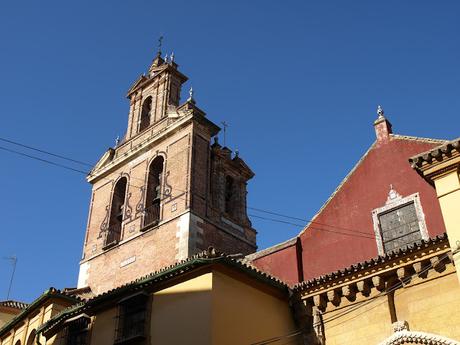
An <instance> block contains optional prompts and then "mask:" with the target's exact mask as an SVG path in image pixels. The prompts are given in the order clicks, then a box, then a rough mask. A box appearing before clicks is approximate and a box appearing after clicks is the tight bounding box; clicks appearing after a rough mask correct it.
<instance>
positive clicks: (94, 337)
mask: <svg viewBox="0 0 460 345" xmlns="http://www.w3.org/2000/svg"><path fill="white" fill-rule="evenodd" d="M117 313H118V310H117V308H116V307H115V308H111V309H109V310H106V311H103V312H100V313H98V314H97V315H96V316H95V317H94V318H93V324H92V330H91V344H98V345H106V344H107V345H109V344H110V345H113V343H114V340H115V327H116V317H117Z"/></svg>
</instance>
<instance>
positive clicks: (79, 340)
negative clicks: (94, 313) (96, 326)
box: [64, 317, 90, 345]
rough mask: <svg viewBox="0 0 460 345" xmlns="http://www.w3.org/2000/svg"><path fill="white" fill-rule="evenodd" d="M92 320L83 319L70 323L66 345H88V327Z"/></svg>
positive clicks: (66, 334) (67, 329) (66, 332)
mask: <svg viewBox="0 0 460 345" xmlns="http://www.w3.org/2000/svg"><path fill="white" fill-rule="evenodd" d="M89 322H90V319H89V318H88V317H81V318H79V319H76V320H74V321H72V322H70V323H69V325H68V326H67V328H66V330H65V332H64V337H65V344H66V345H87V344H89V342H88V326H89Z"/></svg>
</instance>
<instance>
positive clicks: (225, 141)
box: [221, 121, 228, 147]
mask: <svg viewBox="0 0 460 345" xmlns="http://www.w3.org/2000/svg"><path fill="white" fill-rule="evenodd" d="M221 123H222V126H224V147H226V146H227V127H228V123H227V122H225V121H222V122H221Z"/></svg>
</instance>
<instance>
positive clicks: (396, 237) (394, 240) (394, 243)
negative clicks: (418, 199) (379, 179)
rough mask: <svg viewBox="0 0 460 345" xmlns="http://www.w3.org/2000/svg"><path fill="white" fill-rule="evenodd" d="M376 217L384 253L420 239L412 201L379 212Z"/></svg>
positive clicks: (420, 235)
mask: <svg viewBox="0 0 460 345" xmlns="http://www.w3.org/2000/svg"><path fill="white" fill-rule="evenodd" d="M378 217H379V223H380V231H381V232H382V239H383V247H384V250H385V252H386V253H387V252H391V251H394V250H398V249H400V248H404V247H406V246H407V245H409V244H412V243H414V242H417V241H419V240H421V239H422V234H421V233H420V225H419V220H418V218H417V212H416V210H415V205H414V203H413V202H411V203H409V204H406V205H403V206H401V207H398V208H396V209H393V210H390V211H388V212H385V213H382V214H379V216H378Z"/></svg>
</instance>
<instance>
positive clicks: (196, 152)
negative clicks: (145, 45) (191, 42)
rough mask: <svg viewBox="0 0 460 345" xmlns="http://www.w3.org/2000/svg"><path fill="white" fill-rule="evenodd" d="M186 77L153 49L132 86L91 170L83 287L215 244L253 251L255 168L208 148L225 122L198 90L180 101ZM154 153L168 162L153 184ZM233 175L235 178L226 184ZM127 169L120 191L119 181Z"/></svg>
mask: <svg viewBox="0 0 460 345" xmlns="http://www.w3.org/2000/svg"><path fill="white" fill-rule="evenodd" d="M185 80H187V78H186V77H185V76H184V75H182V74H181V73H180V72H178V71H177V65H176V64H173V63H165V62H164V61H163V60H162V59H161V58H159V57H157V58H156V59H155V60H154V62H153V64H152V67H151V68H150V70H149V75H148V76H147V77H146V76H142V77H141V78H140V79H139V80H138V81H137V82H136V83H135V84H134V85H133V87H132V88H131V89H130V91H129V92H128V98H129V99H130V101H131V103H130V111H129V116H128V130H127V134H126V137H125V139H124V140H123V141H122V142H121V144H119V145H118V146H117V147H115V148H113V149H109V150H108V151H107V152H106V154H104V155H103V157H102V158H101V159H100V161H99V162H98V163H97V164H96V166H95V168H94V169H93V171H92V172H91V174H90V175H89V176H88V181H89V182H90V183H91V184H92V185H93V192H92V198H91V205H90V212H89V218H88V226H87V233H86V237H85V244H84V250H83V257H82V261H81V265H80V275H79V281H78V287H84V286H90V287H91V289H92V291H93V292H95V293H100V292H103V291H106V290H108V289H111V288H114V287H116V286H119V285H121V284H124V283H127V282H129V281H131V280H133V279H136V278H138V277H140V276H142V275H145V274H148V273H150V272H152V271H155V270H158V269H160V268H162V267H164V266H167V265H171V264H173V263H174V262H175V261H177V260H182V259H185V258H187V257H188V256H190V255H193V254H194V253H196V252H197V251H199V250H202V249H205V248H207V247H209V246H215V247H217V248H218V249H221V250H223V251H225V252H227V253H236V252H242V253H245V254H249V253H252V252H254V251H255V249H256V232H255V230H254V229H252V227H251V224H250V222H249V219H248V217H247V214H246V183H247V181H248V180H249V179H250V178H252V176H253V175H254V174H253V173H252V171H251V170H250V169H249V167H247V166H246V164H245V163H244V161H243V160H242V159H240V158H239V157H237V156H236V155H233V154H232V152H231V151H230V150H228V149H226V148H221V147H220V145H218V144H215V145H213V146H212V147H211V145H210V141H211V139H212V137H213V136H215V135H216V134H217V133H218V131H219V128H218V127H217V126H216V125H215V124H213V123H212V122H211V121H209V120H207V119H206V118H205V114H204V112H203V111H201V110H200V109H199V108H198V107H197V106H196V105H195V101H194V100H193V99H192V98H190V99H189V100H187V102H186V103H184V104H182V105H180V106H179V98H178V97H179V93H180V87H181V84H182V83H183V82H184V81H185ZM146 99H148V100H149V103H148V106H145V105H143V102H144V101H145V100H146ZM146 109H147V110H149V112H148V113H146V111H147V110H146ZM146 116H149V118H147V117H146ZM141 118H142V119H141ZM142 121H143V123H142V126H141V122H142ZM145 123H148V125H147V126H145ZM158 157H161V161H162V167H163V171H161V172H160V173H156V174H157V175H156V176H154V180H155V181H159V183H158V182H155V188H154V190H153V189H152V188H153V187H152V185H150V188H148V185H149V184H148V183H149V182H148V181H149V176H152V175H151V173H150V172H152V171H157V170H151V169H153V168H152V166H153V164H152V161H154V160H155V159H156V158H158ZM156 162H158V160H156ZM160 170H161V169H160ZM149 174H150V175H149ZM228 176H231V177H232V179H233V180H234V181H235V183H234V185H232V190H230V191H229V190H228V188H227V190H226V187H225V181H226V180H225V179H226V177H228ZM122 178H126V180H127V184H126V190H125V192H124V193H122V192H120V191H124V189H123V188H122V189H120V188H119V187H118V188H117V189H115V185H117V182H118V181H120V179H122ZM118 186H119V185H118ZM120 194H124V195H120ZM115 198H117V201H116V202H115ZM152 198H154V199H155V200H156V201H155V203H153V201H152V200H151V199H152ZM225 198H227V199H225ZM147 199H149V200H147ZM225 200H227V201H225ZM226 203H227V204H226ZM226 205H227V208H228V205H231V207H232V209H231V214H230V213H229V212H228V209H227V208H226Z"/></svg>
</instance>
